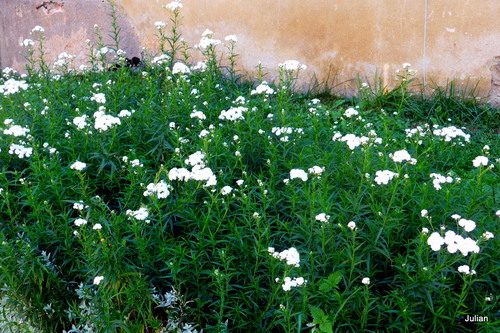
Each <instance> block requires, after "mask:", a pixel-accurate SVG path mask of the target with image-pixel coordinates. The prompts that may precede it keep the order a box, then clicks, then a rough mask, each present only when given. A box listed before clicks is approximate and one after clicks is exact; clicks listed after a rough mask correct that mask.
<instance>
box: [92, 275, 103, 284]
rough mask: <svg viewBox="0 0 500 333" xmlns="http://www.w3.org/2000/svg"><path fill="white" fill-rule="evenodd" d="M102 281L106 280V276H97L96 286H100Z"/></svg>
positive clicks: (95, 279)
mask: <svg viewBox="0 0 500 333" xmlns="http://www.w3.org/2000/svg"><path fill="white" fill-rule="evenodd" d="M102 280H104V276H96V277H95V278H94V284H95V285H99V284H100V283H101V282H102Z"/></svg>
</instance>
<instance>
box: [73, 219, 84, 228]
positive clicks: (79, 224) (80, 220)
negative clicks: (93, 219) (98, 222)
mask: <svg viewBox="0 0 500 333" xmlns="http://www.w3.org/2000/svg"><path fill="white" fill-rule="evenodd" d="M73 223H75V225H76V226H77V227H81V226H82V225H86V224H87V220H85V219H76V220H75V222H73Z"/></svg>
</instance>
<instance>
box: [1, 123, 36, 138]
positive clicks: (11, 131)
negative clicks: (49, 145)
mask: <svg viewBox="0 0 500 333" xmlns="http://www.w3.org/2000/svg"><path fill="white" fill-rule="evenodd" d="M29 132H30V129H29V128H25V127H21V126H19V125H12V126H10V128H8V129H5V130H4V131H3V134H5V135H13V136H26V135H27V134H28V133H29Z"/></svg>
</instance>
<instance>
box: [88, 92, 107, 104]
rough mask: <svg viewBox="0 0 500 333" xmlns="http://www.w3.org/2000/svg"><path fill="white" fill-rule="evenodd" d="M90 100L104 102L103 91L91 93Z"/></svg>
mask: <svg viewBox="0 0 500 333" xmlns="http://www.w3.org/2000/svg"><path fill="white" fill-rule="evenodd" d="M90 100H91V101H95V102H96V103H100V104H104V103H106V95H104V94H103V93H97V94H93V95H92V97H90Z"/></svg>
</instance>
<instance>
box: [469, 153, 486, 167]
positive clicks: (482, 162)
mask: <svg viewBox="0 0 500 333" xmlns="http://www.w3.org/2000/svg"><path fill="white" fill-rule="evenodd" d="M488 162H489V160H488V157H486V156H478V157H476V158H475V159H474V160H473V161H472V165H474V167H476V168H478V167H479V166H481V165H483V166H487V165H488Z"/></svg>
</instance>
